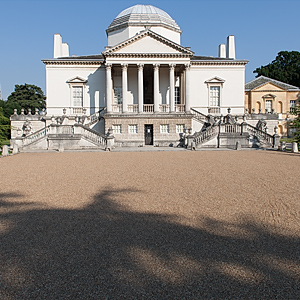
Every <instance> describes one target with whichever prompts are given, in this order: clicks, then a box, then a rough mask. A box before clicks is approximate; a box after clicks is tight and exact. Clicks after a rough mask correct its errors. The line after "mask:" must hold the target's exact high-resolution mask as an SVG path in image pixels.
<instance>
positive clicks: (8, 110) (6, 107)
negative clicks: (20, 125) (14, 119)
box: [0, 100, 22, 118]
mask: <svg viewBox="0 0 300 300" xmlns="http://www.w3.org/2000/svg"><path fill="white" fill-rule="evenodd" d="M0 107H2V110H3V115H4V116H5V117H6V118H9V117H10V116H11V115H12V114H13V113H14V109H15V108H16V109H17V111H18V113H20V111H21V108H22V107H21V105H20V104H19V103H16V102H9V101H4V100H0Z"/></svg>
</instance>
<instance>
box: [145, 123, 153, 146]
mask: <svg viewBox="0 0 300 300" xmlns="http://www.w3.org/2000/svg"><path fill="white" fill-rule="evenodd" d="M145 145H153V124H145Z"/></svg>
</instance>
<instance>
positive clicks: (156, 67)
mask: <svg viewBox="0 0 300 300" xmlns="http://www.w3.org/2000/svg"><path fill="white" fill-rule="evenodd" d="M153 67H154V112H159V64H154V65H153Z"/></svg>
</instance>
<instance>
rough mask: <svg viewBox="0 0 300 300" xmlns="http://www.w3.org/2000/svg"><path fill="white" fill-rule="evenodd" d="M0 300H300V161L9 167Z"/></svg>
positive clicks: (145, 160)
mask: <svg viewBox="0 0 300 300" xmlns="http://www.w3.org/2000/svg"><path fill="white" fill-rule="evenodd" d="M0 170H1V181H0V299H1V300H15V299H17V300H19V299H20V300H21V299H22V300H23V299H285V300H286V299H300V185H299V178H300V155H299V154H292V153H282V152H276V151H254V150H253V151H162V152H154V151H153V152H63V153H21V154H18V155H14V156H9V157H3V158H1V159H0Z"/></svg>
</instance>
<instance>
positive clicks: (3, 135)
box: [0, 107, 10, 146]
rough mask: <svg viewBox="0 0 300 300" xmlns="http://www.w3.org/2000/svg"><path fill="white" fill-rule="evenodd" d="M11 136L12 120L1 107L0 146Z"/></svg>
mask: <svg viewBox="0 0 300 300" xmlns="http://www.w3.org/2000/svg"><path fill="white" fill-rule="evenodd" d="M9 137H10V120H9V118H6V117H5V116H4V115H3V109H2V107H0V146H2V145H3V144H6V143H7V142H8V140H9Z"/></svg>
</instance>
